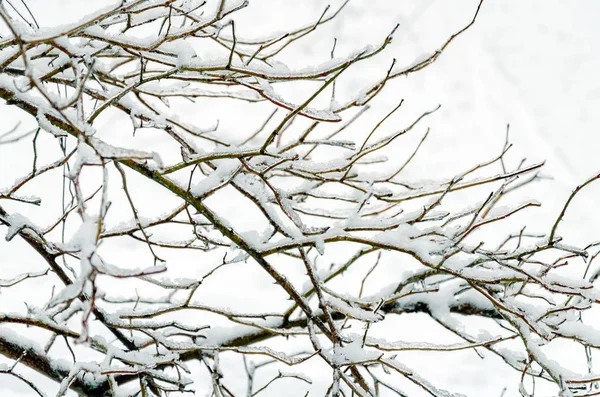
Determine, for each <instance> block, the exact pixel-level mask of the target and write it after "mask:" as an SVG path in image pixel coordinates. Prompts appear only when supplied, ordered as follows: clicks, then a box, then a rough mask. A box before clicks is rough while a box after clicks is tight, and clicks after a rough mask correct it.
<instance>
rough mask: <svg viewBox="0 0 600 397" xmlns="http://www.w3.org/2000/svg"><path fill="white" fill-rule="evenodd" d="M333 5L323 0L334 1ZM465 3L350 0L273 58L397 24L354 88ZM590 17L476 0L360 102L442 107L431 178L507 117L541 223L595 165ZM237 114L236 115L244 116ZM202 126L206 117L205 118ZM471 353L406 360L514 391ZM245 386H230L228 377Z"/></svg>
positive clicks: (573, 219)
mask: <svg viewBox="0 0 600 397" xmlns="http://www.w3.org/2000/svg"><path fill="white" fill-rule="evenodd" d="M331 3H332V7H335V6H337V5H339V4H340V2H333V1H332V2H331ZM477 3H478V2H477V1H466V0H465V1H463V0H459V1H433V0H418V1H405V0H402V1H389V0H369V1H362V0H351V2H350V3H349V4H348V6H347V7H346V8H345V9H344V11H343V12H342V13H341V14H340V15H339V17H338V18H337V20H336V21H334V22H333V23H331V24H329V25H326V26H325V27H323V28H322V29H321V30H320V31H319V32H318V33H317V34H315V35H314V36H312V39H308V40H306V41H302V42H301V43H299V46H296V50H295V52H290V53H284V54H282V57H281V60H282V61H284V62H286V63H288V64H296V65H298V66H303V65H310V64H311V63H320V62H322V61H323V60H326V59H327V58H328V57H329V51H330V50H331V45H332V42H333V38H337V40H338V45H337V48H336V52H339V53H340V54H343V53H344V52H350V51H352V50H355V49H359V48H362V47H364V46H365V45H367V44H375V43H378V42H379V41H380V40H381V39H382V38H384V37H385V36H386V35H387V34H388V33H389V31H391V29H392V28H393V27H394V25H395V24H396V23H400V27H399V30H398V31H397V33H396V35H395V40H394V42H393V43H392V45H391V46H389V47H388V48H387V49H386V50H385V51H384V53H383V54H382V55H381V56H379V57H377V59H376V60H374V61H368V62H365V63H364V64H363V66H361V68H358V69H355V70H351V71H350V73H349V74H348V75H346V76H344V79H342V80H341V82H340V86H339V88H338V89H339V90H340V92H344V91H346V92H352V91H357V90H360V89H361V88H362V87H365V86H367V85H368V84H369V83H370V82H372V81H374V80H376V79H378V78H379V77H380V76H381V74H382V73H383V72H385V70H386V69H387V68H388V67H389V65H390V62H391V60H392V58H396V60H397V62H398V64H405V65H408V64H411V63H412V62H414V60H415V59H420V58H422V57H423V55H428V54H430V53H431V52H432V51H435V49H437V48H438V47H439V46H440V45H441V44H442V43H443V42H444V41H445V40H446V38H447V37H448V36H449V35H450V34H451V33H453V32H455V31H457V30H458V29H460V28H462V27H463V26H464V25H465V24H466V23H468V21H470V19H471V18H472V16H473V13H474V11H475V8H476V6H477ZM105 4H107V1H100V0H87V1H79V0H70V1H69V0H63V1H59V0H29V1H28V5H29V6H30V8H31V9H32V11H33V13H34V15H35V16H36V18H37V20H38V22H39V23H40V25H42V26H55V25H57V24H65V23H69V22H74V21H77V20H78V19H79V18H80V17H81V16H82V15H85V14H87V13H90V12H92V11H93V10H94V9H97V8H99V7H102V6H104V5H105ZM324 6H325V3H324V2H321V1H318V0H304V1H300V2H296V1H291V0H272V1H269V0H255V1H251V2H250V6H249V7H248V8H247V9H245V10H243V11H241V12H239V13H236V14H235V19H236V24H237V25H236V27H239V32H238V34H239V35H240V36H246V37H252V36H256V37H258V36H264V35H266V34H268V33H271V32H273V31H278V30H279V31H283V30H286V29H288V28H289V26H291V25H293V26H301V25H304V24H305V23H308V22H310V21H313V20H314V19H315V17H316V16H318V15H320V13H321V12H322V10H323V7H324ZM598 15H600V2H598V1H593V0H587V1H577V2H574V1H567V0H562V1H547V0H546V1H545V0H536V1H534V0H531V1H518V0H486V1H485V2H484V4H483V6H482V9H481V13H480V15H479V18H478V20H477V22H476V24H475V25H474V26H473V27H472V28H471V29H470V30H469V31H467V32H466V33H465V34H464V35H462V36H460V37H459V38H458V39H457V40H456V41H454V42H453V43H452V44H451V45H450V46H449V47H448V48H447V50H446V51H445V53H444V54H443V55H442V56H441V57H440V58H439V59H438V60H437V61H436V63H435V64H433V65H431V66H430V67H428V68H427V69H425V70H424V71H421V72H419V73H416V74H413V75H410V76H408V77H407V78H401V79H399V80H398V81H394V82H393V83H390V84H389V85H388V86H387V87H386V89H385V90H384V92H383V94H382V95H381V96H380V97H378V98H377V99H376V101H374V102H373V103H372V105H373V107H375V108H378V109H380V110H378V112H379V113H378V114H385V113H387V112H388V111H389V110H390V109H391V108H392V107H393V106H395V105H396V104H397V103H398V102H399V101H400V99H405V101H406V104H405V109H403V110H402V111H401V113H402V114H403V115H401V116H400V120H402V119H403V118H404V117H405V120H411V119H412V118H413V117H414V115H416V114H419V113H422V112H423V111H424V110H427V109H430V108H434V107H435V106H436V105H438V104H441V105H442V108H441V110H440V111H439V112H437V113H436V114H435V115H434V116H432V117H431V118H430V119H428V120H427V126H429V127H431V131H432V132H431V134H430V137H429V138H428V140H427V141H426V143H425V146H424V148H423V151H422V152H421V153H420V154H419V156H420V158H421V161H420V162H419V164H420V165H421V166H422V165H423V164H425V165H426V168H423V167H421V168H417V167H415V168H413V169H411V170H409V172H410V173H411V174H412V175H414V176H415V177H417V176H420V175H421V174H422V175H427V176H428V177H431V176H432V174H437V173H440V175H439V177H442V176H451V175H453V174H454V173H455V172H457V171H459V170H462V169H464V168H465V167H467V166H470V165H473V164H476V163H477V162H479V161H482V160H485V159H488V158H490V157H491V156H493V155H495V154H498V153H499V151H500V150H501V148H502V146H503V144H504V140H505V132H506V124H508V123H509V124H510V141H511V142H512V143H513V144H514V148H513V149H511V158H513V159H515V161H516V160H518V159H520V158H521V157H524V156H525V157H527V158H528V159H530V160H531V161H540V160H547V167H546V169H545V173H546V175H549V176H552V177H553V179H552V180H545V181H543V182H537V183H536V184H535V186H534V189H530V190H529V191H528V192H527V193H528V194H530V195H534V196H535V198H537V199H539V200H540V201H541V202H542V204H543V206H542V208H541V209H538V210H536V211H534V213H533V214H531V215H529V214H528V215H527V216H526V217H525V218H522V219H524V222H525V220H526V221H527V222H529V224H531V225H532V226H536V229H538V230H548V229H549V227H550V225H551V223H552V222H553V221H554V219H555V218H556V215H557V214H558V212H559V211H560V208H561V207H562V205H563V203H564V201H565V200H566V198H567V196H568V195H569V194H570V192H571V190H572V189H573V188H574V187H575V186H576V185H577V184H579V183H581V182H583V181H584V180H585V179H587V178H588V177H589V176H590V175H592V173H594V172H596V171H598V169H600V156H598V151H599V149H600V138H598V137H597V134H598V129H599V127H600V110H599V109H600V78H598V75H597V73H598V72H597V71H598V70H600V55H598V54H599V53H600V51H598V50H599V48H598V46H599V45H600V44H598V43H600V27H598V26H600V25H598ZM256 21H260V22H259V23H256ZM294 94H297V95H298V97H299V98H302V97H304V96H305V94H304V93H302V92H299V93H289V95H294ZM211 112H216V113H220V114H221V115H222V119H221V121H222V123H223V124H222V125H223V128H225V129H230V130H234V129H235V128H236V123H239V122H240V118H239V117H228V115H227V109H205V110H204V113H203V114H204V115H206V114H210V113H211ZM376 113H377V111H376ZM247 116H248V118H247V119H246V118H245V119H244V120H246V121H247V120H251V119H252V117H253V116H252V115H247ZM12 117H13V113H11V112H10V110H9V109H8V108H7V107H6V106H4V105H2V106H0V120H2V123H1V124H2V125H3V126H5V127H7V126H11V125H12V124H13V121H14V119H12ZM257 120H258V119H257ZM107 123H108V121H107ZM206 124H211V120H207V121H206ZM107 125H108V124H107ZM3 128H4V127H3ZM411 139H412V141H411ZM419 139H420V135H414V136H412V137H411V138H408V139H407V140H406V142H407V144H409V143H410V142H413V143H414V142H418V140H419ZM412 147H414V144H413V145H410V148H412ZM8 148H9V146H8V147H4V146H0V158H3V159H4V160H5V161H3V162H2V164H3V165H2V167H3V168H0V182H1V183H2V184H5V183H6V182H7V181H8V182H10V181H11V180H12V179H13V175H12V172H13V171H11V170H9V169H8V167H7V166H6V164H8V163H9V162H8V161H6V159H10V158H11V157H14V158H15V163H16V161H17V159H18V158H19V153H9V152H7V149H8ZM409 150H410V149H407V151H409ZM399 155H400V154H399ZM423 158H427V159H428V160H427V161H423V160H422V159H423ZM599 195H600V184H599V185H591V186H590V187H589V188H588V189H587V190H586V191H585V192H584V194H582V195H580V196H579V197H578V198H577V199H576V202H575V203H574V205H573V206H572V207H571V208H570V210H569V212H568V214H567V216H566V218H565V221H564V222H563V224H561V230H560V234H561V235H562V236H564V237H565V239H566V242H567V243H569V242H571V243H578V244H580V245H582V244H585V243H587V242H590V241H594V240H598V239H599V238H598V237H599V235H600V222H599V221H600V215H599V213H598V211H597V210H596V207H597V204H596V203H597V199H596V198H597V197H599ZM11 247H12V246H11V245H9V244H6V243H4V242H3V241H2V242H0V265H1V266H5V264H6V263H11V261H15V255H16V254H17V253H16V252H15V251H11ZM13 249H14V248H13ZM32 293H34V291H32ZM0 299H2V297H1V296H0ZM19 304H20V303H19ZM422 332H423V330H422V329H420V328H417V327H415V328H414V329H411V328H410V327H408V328H406V325H403V326H402V328H399V329H398V339H401V338H404V339H407V340H410V339H414V340H418V339H419V338H421V339H422V338H423V337H422V335H419V333H422ZM438 342H441V341H438ZM420 354H422V353H420ZM473 355H474V353H465V365H464V366H456V365H454V366H452V367H450V366H445V365H444V363H437V364H438V365H436V367H435V368H428V367H429V360H428V359H429V357H425V356H427V355H424V357H423V358H424V359H423V360H422V368H421V367H419V365H413V367H415V369H419V370H422V371H423V374H424V375H433V378H432V380H435V382H437V384H438V385H439V386H440V387H442V388H447V389H451V390H454V391H457V392H462V393H465V394H467V395H469V396H477V395H484V396H498V397H499V396H500V395H501V394H502V391H503V389H504V388H505V387H507V388H508V390H507V391H506V393H505V394H504V396H506V397H508V396H513V395H518V394H516V393H517V385H518V379H519V377H520V374H518V373H516V372H515V371H512V370H510V369H506V368H503V367H502V366H501V365H500V364H501V363H500V362H498V369H497V371H493V372H490V371H489V368H490V367H489V366H487V367H480V366H478V361H477V359H472V358H473V357H472V356H473ZM432 357H433V356H432ZM469 358H470V359H469ZM492 360H493V359H492ZM498 361H499V360H498ZM484 368H485V371H483V369H484ZM492 368H493V367H492ZM428 371H429V373H428ZM459 374H460V376H459ZM457 379H460V382H462V383H458V382H457ZM48 384H49V385H50V384H51V383H48ZM244 387H245V386H244V385H240V389H242V390H243V388H244ZM29 392H30V390H28V389H25V388H23V387H22V386H21V385H19V384H15V383H14V381H13V380H12V379H9V378H8V377H4V378H0V394H1V395H3V396H19V395H23V394H22V393H29ZM542 392H543V391H542ZM542 395H543V394H542Z"/></svg>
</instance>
